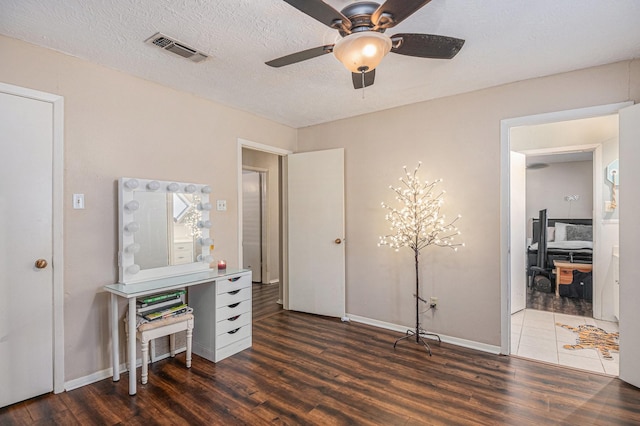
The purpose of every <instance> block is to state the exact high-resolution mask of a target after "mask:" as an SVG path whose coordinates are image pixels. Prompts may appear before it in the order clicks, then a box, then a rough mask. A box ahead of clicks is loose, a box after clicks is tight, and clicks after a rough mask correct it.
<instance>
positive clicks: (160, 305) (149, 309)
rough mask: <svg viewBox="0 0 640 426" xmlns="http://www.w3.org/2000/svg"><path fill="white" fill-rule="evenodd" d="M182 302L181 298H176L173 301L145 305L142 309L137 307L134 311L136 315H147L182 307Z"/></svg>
mask: <svg viewBox="0 0 640 426" xmlns="http://www.w3.org/2000/svg"><path fill="white" fill-rule="evenodd" d="M183 303H184V302H183V301H182V298H181V297H176V298H175V299H170V300H165V301H163V302H158V303H154V304H152V305H147V306H144V307H138V308H137V309H136V313H137V314H138V315H142V314H148V313H151V312H155V311H161V310H163V309H167V308H173V307H174V306H178V305H182V304H183Z"/></svg>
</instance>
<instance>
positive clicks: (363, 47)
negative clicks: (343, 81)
mask: <svg viewBox="0 0 640 426" xmlns="http://www.w3.org/2000/svg"><path fill="white" fill-rule="evenodd" d="M390 50H391V38H390V37H389V36H387V35H384V34H382V33H379V32H377V31H361V32H357V33H353V34H349V35H347V36H345V37H343V38H342V39H340V40H338V42H337V43H336V44H335V46H334V47H333V54H334V55H335V57H336V59H337V60H339V61H340V62H342V64H343V65H344V66H345V67H346V68H347V69H348V70H349V71H351V72H354V73H360V72H368V71H372V70H374V69H375V68H376V67H377V66H378V65H379V64H380V62H381V61H382V58H384V57H385V56H386V54H387V53H389V51H390Z"/></svg>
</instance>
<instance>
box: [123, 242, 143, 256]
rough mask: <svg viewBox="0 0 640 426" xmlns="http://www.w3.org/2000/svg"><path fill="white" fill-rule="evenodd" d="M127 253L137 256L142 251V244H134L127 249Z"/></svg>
mask: <svg viewBox="0 0 640 426" xmlns="http://www.w3.org/2000/svg"><path fill="white" fill-rule="evenodd" d="M125 251H126V252H127V253H131V254H136V253H138V252H139V251H140V244H138V243H133V244H131V245H129V246H127V248H126V249H125Z"/></svg>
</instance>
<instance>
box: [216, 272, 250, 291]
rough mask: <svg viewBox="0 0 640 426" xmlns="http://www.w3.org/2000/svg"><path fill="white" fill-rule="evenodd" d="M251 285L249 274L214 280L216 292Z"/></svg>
mask: <svg viewBox="0 0 640 426" xmlns="http://www.w3.org/2000/svg"><path fill="white" fill-rule="evenodd" d="M246 287H251V274H248V275H241V276H239V277H234V278H228V279H222V280H218V281H216V289H217V292H218V294H221V293H228V292H230V291H233V290H238V289H241V288H246Z"/></svg>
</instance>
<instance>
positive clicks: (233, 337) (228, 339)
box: [216, 323, 251, 349]
mask: <svg viewBox="0 0 640 426" xmlns="http://www.w3.org/2000/svg"><path fill="white" fill-rule="evenodd" d="M249 336H251V323H249V324H247V325H243V326H241V327H236V328H233V329H231V330H229V331H227V332H225V333H222V334H219V335H218V336H217V337H216V348H217V349H220V348H223V347H225V346H227V345H230V344H232V343H234V342H237V341H238V340H242V339H244V338H246V337H249Z"/></svg>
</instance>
